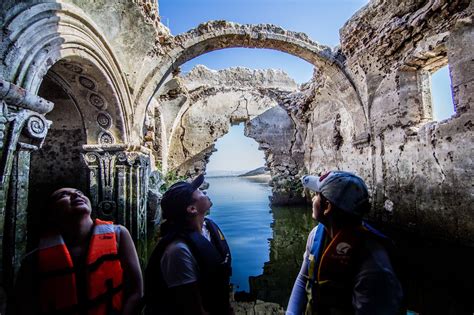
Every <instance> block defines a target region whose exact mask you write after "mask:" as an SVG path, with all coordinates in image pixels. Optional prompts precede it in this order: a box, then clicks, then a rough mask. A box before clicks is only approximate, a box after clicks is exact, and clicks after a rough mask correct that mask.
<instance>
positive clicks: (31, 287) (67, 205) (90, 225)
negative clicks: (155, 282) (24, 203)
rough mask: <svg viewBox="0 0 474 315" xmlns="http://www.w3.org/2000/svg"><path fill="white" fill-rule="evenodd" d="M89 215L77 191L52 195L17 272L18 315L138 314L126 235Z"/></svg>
mask: <svg viewBox="0 0 474 315" xmlns="http://www.w3.org/2000/svg"><path fill="white" fill-rule="evenodd" d="M91 212H92V208H91V203H90V200H89V198H87V197H86V196H85V195H84V194H83V193H82V192H81V191H80V190H77V189H74V188H61V189H58V190H56V191H55V192H54V193H53V194H52V195H51V196H50V198H49V200H48V204H47V211H46V214H45V216H46V222H47V223H46V224H45V226H44V229H43V232H42V233H41V237H40V241H39V245H38V248H37V249H35V250H34V251H32V252H31V253H29V254H28V255H27V256H26V257H25V259H24V261H23V263H22V267H21V269H20V272H19V274H18V279H17V283H16V288H15V299H16V301H15V302H14V310H15V313H16V314H53V313H54V314H56V313H58V314H59V313H61V314H81V315H111V314H123V315H132V314H139V312H140V304H141V298H142V295H143V280H142V276H141V271H140V265H139V262H138V256H137V252H136V250H135V246H134V244H133V241H132V238H131V236H130V233H129V232H128V231H127V229H126V228H125V227H123V226H121V225H114V224H113V223H112V222H107V221H102V220H99V219H95V220H93V219H92V218H91Z"/></svg>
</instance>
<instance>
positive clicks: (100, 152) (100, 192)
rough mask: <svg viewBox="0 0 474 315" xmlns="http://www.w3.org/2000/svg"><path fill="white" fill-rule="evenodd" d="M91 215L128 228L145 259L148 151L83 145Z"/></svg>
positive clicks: (141, 255) (124, 147)
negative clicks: (88, 171) (87, 173)
mask: <svg viewBox="0 0 474 315" xmlns="http://www.w3.org/2000/svg"><path fill="white" fill-rule="evenodd" d="M83 148H84V151H85V152H86V153H84V154H83V157H84V161H85V162H86V164H87V166H88V167H89V170H90V174H89V183H90V186H89V187H90V195H91V198H92V199H91V202H92V207H93V209H94V210H93V215H94V216H96V217H97V218H100V219H104V220H113V221H114V222H116V223H118V224H122V225H124V226H126V227H127V229H128V230H129V231H130V234H131V235H132V238H133V240H134V241H135V244H136V246H137V250H138V254H139V257H140V260H141V262H142V263H144V262H145V259H146V254H147V253H146V236H147V235H146V232H147V231H146V226H147V224H146V217H147V216H146V205H147V193H148V178H149V173H150V150H149V149H147V148H145V147H140V146H130V145H85V146H84V147H83Z"/></svg>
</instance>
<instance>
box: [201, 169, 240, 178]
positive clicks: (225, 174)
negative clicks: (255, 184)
mask: <svg viewBox="0 0 474 315" xmlns="http://www.w3.org/2000/svg"><path fill="white" fill-rule="evenodd" d="M241 173H242V172H239V171H221V170H214V171H206V177H234V176H238V175H240V174H241Z"/></svg>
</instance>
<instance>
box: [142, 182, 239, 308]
mask: <svg viewBox="0 0 474 315" xmlns="http://www.w3.org/2000/svg"><path fill="white" fill-rule="evenodd" d="M203 181H204V176H203V175H199V176H198V177H197V178H195V179H194V180H193V181H192V182H191V183H188V182H183V181H181V182H178V183H175V184H174V185H172V186H171V187H170V188H169V189H168V190H167V191H166V192H165V193H164V194H163V197H162V200H161V210H162V218H163V219H164V221H163V222H162V224H161V226H160V237H161V239H160V241H159V242H158V244H157V246H156V248H155V249H154V251H153V253H152V255H151V257H150V260H149V262H148V266H147V268H146V271H145V314H147V315H151V314H216V315H225V314H233V310H232V308H231V307H230V303H229V289H230V286H229V281H230V275H231V257H230V251H229V247H228V245H227V242H226V240H225V238H224V235H223V233H222V232H221V230H220V229H219V227H218V226H217V225H216V224H215V223H214V222H213V221H212V220H210V219H208V218H205V216H206V214H207V213H208V211H209V209H210V208H211V206H212V202H211V200H210V199H209V197H207V196H206V194H205V193H204V192H203V191H201V190H199V187H200V186H201V185H202V183H203Z"/></svg>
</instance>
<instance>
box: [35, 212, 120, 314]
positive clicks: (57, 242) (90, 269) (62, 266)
mask: <svg viewBox="0 0 474 315" xmlns="http://www.w3.org/2000/svg"><path fill="white" fill-rule="evenodd" d="M38 266H39V278H40V280H39V284H40V286H39V289H40V292H39V295H40V307H41V313H42V314H56V313H61V314H79V313H86V314H88V315H106V314H107V315H108V314H114V312H117V313H119V312H120V311H121V310H122V276H123V275H122V273H123V270H122V267H121V264H120V261H119V258H118V248H117V239H116V235H115V230H114V225H113V224H112V222H106V221H101V220H95V225H94V229H93V233H92V237H91V240H90V244H89V251H88V253H87V258H86V266H85V274H86V277H87V279H86V290H87V292H86V293H85V294H86V297H87V301H86V302H85V303H81V305H79V303H78V294H81V293H80V292H78V288H77V282H76V272H75V269H74V264H73V261H72V258H71V255H70V254H69V251H68V249H67V247H66V244H65V243H64V240H63V238H62V237H61V235H60V234H58V233H51V234H47V235H44V236H43V237H42V238H41V239H40V244H39V252H38Z"/></svg>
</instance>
